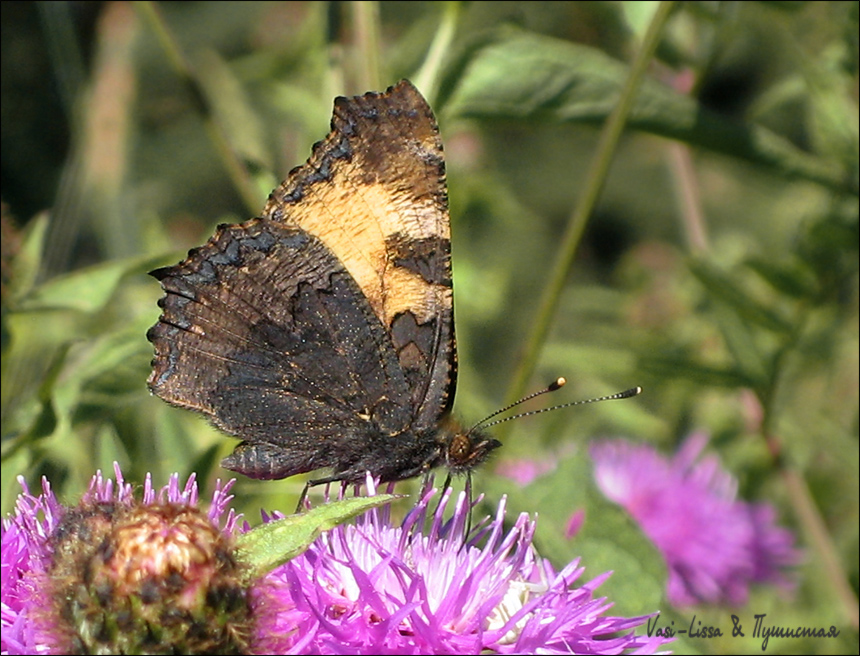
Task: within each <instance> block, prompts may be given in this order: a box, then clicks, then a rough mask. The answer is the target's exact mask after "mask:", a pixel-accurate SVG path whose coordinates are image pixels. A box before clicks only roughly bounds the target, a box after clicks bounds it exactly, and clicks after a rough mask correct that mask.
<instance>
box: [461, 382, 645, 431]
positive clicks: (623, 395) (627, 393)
mask: <svg viewBox="0 0 860 656" xmlns="http://www.w3.org/2000/svg"><path fill="white" fill-rule="evenodd" d="M559 380H564V378H560V379H559ZM556 389H558V388H556ZM543 391H544V392H550V391H552V390H550V389H549V388H547V389H546V390H543ZM542 393H543V392H538V394H542ZM641 393H642V388H641V387H638V386H637V387H631V388H630V389H628V390H624V391H623V392H617V393H616V394H610V395H608V396H599V397H597V398H596V399H585V400H583V401H571V402H570V403H562V404H561V405H554V406H552V407H550V408H541V409H540V410H531V411H529V412H521V413H519V414H516V415H511V416H510V417H505V418H504V419H497V420H496V421H491V422H490V423H488V424H487V423H484V422H486V421H487V419H490V418H492V417H495V416H496V415H497V414H499V412H494V413H493V414H491V415H490V416H489V417H487V419H485V420H484V421H482V422H480V423H479V424H478V426H476V427H475V428H478V427H480V428H489V427H490V426H496V425H498V424H503V423H505V422H506V421H510V420H511V419H519V418H520V417H530V416H531V415H539V414H541V413H542V412H550V411H551V410H560V409H561V408H569V407H571V406H574V405H585V404H586V403H597V402H599V401H614V400H616V399H629V398H631V397H634V396H638V395H639V394H641ZM534 396H537V394H532V396H531V397H529V396H527V397H526V398H525V399H523V401H525V400H526V399H529V398H532V397H534ZM519 403H522V401H517V403H514V404H513V405H518V404H519ZM511 407H513V406H508V408H505V410H509V409H510V408H511ZM500 412H503V411H500ZM473 430H474V429H473Z"/></svg>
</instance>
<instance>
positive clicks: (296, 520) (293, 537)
mask: <svg viewBox="0 0 860 656" xmlns="http://www.w3.org/2000/svg"><path fill="white" fill-rule="evenodd" d="M401 496H402V495H397V494H377V495H376V496H372V497H352V498H349V499H341V500H340V501H333V502H331V503H327V504H324V505H322V506H317V507H316V508H311V509H310V510H308V511H307V512H304V513H301V514H298V515H290V516H289V517H284V518H283V519H279V520H276V521H273V522H267V523H265V524H261V525H260V526H257V527H256V528H254V529H252V530H250V531H248V532H247V533H244V534H242V535H241V536H240V537H239V538H238V540H237V544H236V546H237V549H238V550H239V551H240V552H241V557H242V558H243V560H244V561H245V562H246V563H247V564H249V565H250V566H251V568H252V571H253V576H254V577H259V576H262V575H264V574H266V573H267V572H270V571H271V570H272V569H274V568H275V567H278V566H279V565H283V564H284V563H286V562H287V561H289V560H292V559H293V558H295V557H296V556H298V555H299V554H301V553H302V552H303V551H305V550H306V549H307V548H308V547H309V546H310V545H311V544H312V543H313V541H314V540H316V539H317V538H318V537H319V536H320V535H321V534H322V533H324V532H325V531H330V530H331V529H333V528H335V527H336V526H337V525H338V524H343V523H344V522H345V521H347V520H348V519H351V518H353V517H356V516H358V515H361V514H362V513H364V512H365V511H367V510H370V509H371V508H378V507H379V506H383V505H385V504H387V503H390V502H391V501H393V500H394V499H399V498H401Z"/></svg>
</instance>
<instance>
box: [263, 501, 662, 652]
mask: <svg viewBox="0 0 860 656" xmlns="http://www.w3.org/2000/svg"><path fill="white" fill-rule="evenodd" d="M435 492H436V491H435V490H433V489H430V488H429V486H427V487H425V489H424V491H423V493H422V496H421V499H420V501H419V503H418V504H417V505H416V507H414V508H413V509H412V510H411V511H410V512H409V514H408V515H407V516H406V518H405V519H404V520H403V522H402V523H401V524H400V525H399V526H393V525H392V523H391V520H390V514H389V511H388V509H387V508H382V509H377V510H372V511H370V512H369V513H367V514H365V515H363V516H362V517H360V518H358V520H357V521H356V523H355V524H352V525H341V526H338V527H337V528H335V529H334V530H332V531H331V532H329V533H327V534H325V535H323V536H322V537H320V538H319V539H318V540H317V541H316V542H315V543H314V544H313V545H312V546H311V548H310V549H309V550H308V551H307V552H305V553H304V554H302V555H301V556H299V557H297V558H295V559H293V560H291V561H290V562H288V563H287V564H285V565H283V566H282V567H280V568H278V569H276V570H275V571H273V572H272V573H271V574H270V575H269V577H268V579H267V581H268V583H269V585H268V586H267V588H266V589H265V591H264V592H263V594H264V595H265V596H266V597H267V598H266V599H264V600H261V601H262V602H263V605H264V606H266V607H268V608H269V609H270V611H269V612H270V613H272V617H273V618H274V622H273V623H272V624H269V625H268V626H267V629H266V630H265V635H261V636H260V642H259V644H258V647H259V648H260V649H261V650H263V651H267V652H269V653H308V654H311V653H314V654H322V653H343V654H347V653H351V654H393V653H397V654H413V653H414V654H418V653H434V654H470V653H471V654H479V653H483V652H485V651H488V650H489V651H493V652H498V653H547V654H552V653H587V654H609V653H614V654H617V653H654V652H655V651H656V650H657V649H659V648H660V647H661V646H662V645H663V644H665V642H666V640H665V639H663V638H657V637H653V638H648V637H645V636H638V635H636V634H634V633H633V629H635V628H636V627H639V626H641V625H643V624H644V623H645V622H646V621H647V619H648V617H647V616H642V617H634V618H620V617H607V616H605V615H604V613H605V611H607V610H608V609H609V608H610V607H611V605H612V604H611V603H609V602H607V600H606V599H605V598H594V597H593V594H594V591H595V589H596V588H597V587H598V586H599V585H600V584H601V583H602V582H603V581H604V580H605V579H606V578H607V577H608V576H609V574H608V573H607V574H603V575H601V576H599V577H598V578H597V579H594V580H592V581H590V582H588V583H585V584H584V585H581V586H580V587H573V583H574V582H575V581H576V580H577V579H579V577H580V576H581V575H582V573H583V571H584V568H583V567H580V566H579V561H578V560H576V561H574V562H572V563H570V564H569V565H568V566H567V567H565V568H564V569H563V570H562V571H561V572H559V573H556V572H555V571H554V570H553V569H552V567H551V566H550V565H549V564H548V563H547V562H546V561H543V560H541V559H540V558H539V557H538V556H537V554H536V553H535V551H534V548H533V547H532V538H533V536H534V531H535V522H534V521H532V520H531V519H529V517H528V515H527V514H525V513H523V514H521V515H520V516H519V517H518V518H517V520H516V522H515V523H514V526H513V528H511V530H510V531H507V532H505V530H504V528H503V520H504V515H505V501H504V500H502V502H501V503H500V505H499V508H498V511H497V513H496V517H495V518H494V519H493V520H492V521H488V520H485V522H484V523H483V525H481V526H479V527H476V529H475V530H474V531H473V532H472V534H471V536H470V538H469V539H468V541H466V542H465V544H464V541H463V537H462V536H463V535H464V532H465V526H466V523H467V518H468V515H469V512H470V507H469V505H468V504H467V503H466V501H465V495H464V494H461V495H460V496H459V498H458V500H457V503H456V506H455V509H454V512H453V516H452V517H451V518H450V519H448V520H443V516H442V515H443V512H444V510H445V508H446V506H447V504H448V502H449V499H450V490H447V491H446V492H445V493H444V494H443V497H442V501H441V503H440V504H439V506H438V507H437V509H436V511H435V512H433V513H430V512H429V511H428V508H429V505H430V501H431V499H432V497H433V496H434V494H435ZM476 503H477V502H476ZM488 519H489V518H488ZM275 608H278V609H280V610H279V611H277V612H275V611H274V609H275Z"/></svg>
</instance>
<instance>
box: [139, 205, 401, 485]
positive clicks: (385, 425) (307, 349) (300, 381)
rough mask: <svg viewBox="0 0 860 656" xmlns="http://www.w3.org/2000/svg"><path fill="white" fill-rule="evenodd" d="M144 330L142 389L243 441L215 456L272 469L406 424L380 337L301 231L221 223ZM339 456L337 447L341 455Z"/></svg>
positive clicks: (333, 263) (279, 471) (330, 453)
mask: <svg viewBox="0 0 860 656" xmlns="http://www.w3.org/2000/svg"><path fill="white" fill-rule="evenodd" d="M154 275H155V276H156V277H157V278H159V279H160V280H161V283H162V285H163V287H164V289H165V290H166V292H167V295H166V296H165V297H164V299H162V301H161V306H162V309H163V312H162V316H161V319H160V321H159V323H157V324H156V325H155V326H154V327H153V328H152V329H151V330H150V334H149V338H150V340H151V341H152V342H153V343H154V344H155V349H156V357H155V360H154V368H153V372H152V375H151V376H150V387H151V389H152V390H153V391H154V392H155V393H156V394H158V395H159V396H160V397H161V398H163V399H165V400H166V401H168V402H170V403H172V404H174V405H179V406H183V407H187V408H191V409H194V410H197V411H199V412H202V413H203V414H204V415H206V416H208V417H209V418H210V419H211V420H212V421H213V423H215V424H216V425H217V426H218V427H219V428H221V429H223V430H224V431H226V432H227V433H230V434H232V435H235V436H237V437H241V438H242V439H243V440H245V444H244V445H243V446H242V447H241V448H240V449H239V451H238V453H237V454H234V455H233V456H231V459H230V460H229V461H228V462H227V463H226V464H227V465H228V466H230V468H231V469H234V470H236V471H240V472H241V473H244V474H246V475H248V476H251V477H254V478H283V477H285V476H290V475H292V474H296V473H300V472H305V471H311V470H313V469H317V468H319V467H324V466H335V467H336V468H337V467H338V461H339V460H338V459H339V458H340V460H344V459H347V460H348V459H349V458H348V456H349V455H350V454H348V453H344V451H343V450H344V448H345V447H347V448H352V449H353V450H361V449H366V448H367V446H368V445H367V439H368V438H367V437H366V435H372V434H373V432H374V431H377V430H381V431H384V433H385V434H396V433H399V432H402V431H403V430H405V429H406V428H408V427H409V425H410V423H411V414H412V413H411V402H410V398H409V394H410V392H409V387H408V384H407V381H406V378H405V376H404V374H403V371H402V370H401V368H400V366H399V363H398V360H397V357H396V354H395V353H394V350H393V348H392V346H391V342H390V339H389V338H388V336H387V334H386V333H385V331H384V329H383V327H382V325H381V324H379V322H378V321H377V320H376V318H375V316H374V315H373V312H372V310H371V309H370V306H369V305H368V303H367V301H366V300H365V299H364V296H363V294H362V293H361V291H360V290H359V289H358V287H357V286H356V284H355V282H354V281H353V280H352V278H351V276H350V275H349V274H348V273H347V272H346V271H345V270H344V269H343V266H342V265H341V264H340V262H339V261H338V260H337V259H336V258H335V257H334V256H333V255H332V254H331V252H330V251H329V250H328V249H327V248H326V247H325V245H324V244H322V243H321V242H320V241H319V240H318V239H316V238H315V237H313V236H312V235H308V234H307V233H305V232H304V231H302V230H301V229H297V228H292V227H288V226H284V225H282V224H278V223H274V222H272V221H267V220H254V221H250V222H248V223H246V224H244V225H241V226H222V227H221V228H220V229H219V231H218V233H217V234H216V235H215V236H214V237H213V238H212V239H211V240H210V241H209V243H208V244H206V245H205V246H203V247H202V248H199V249H196V250H195V251H192V253H191V254H190V255H189V257H188V259H186V260H185V261H184V262H182V263H181V264H179V265H177V266H173V267H167V268H165V269H159V270H158V271H156V272H154ZM339 454H343V457H340V455H339Z"/></svg>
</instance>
